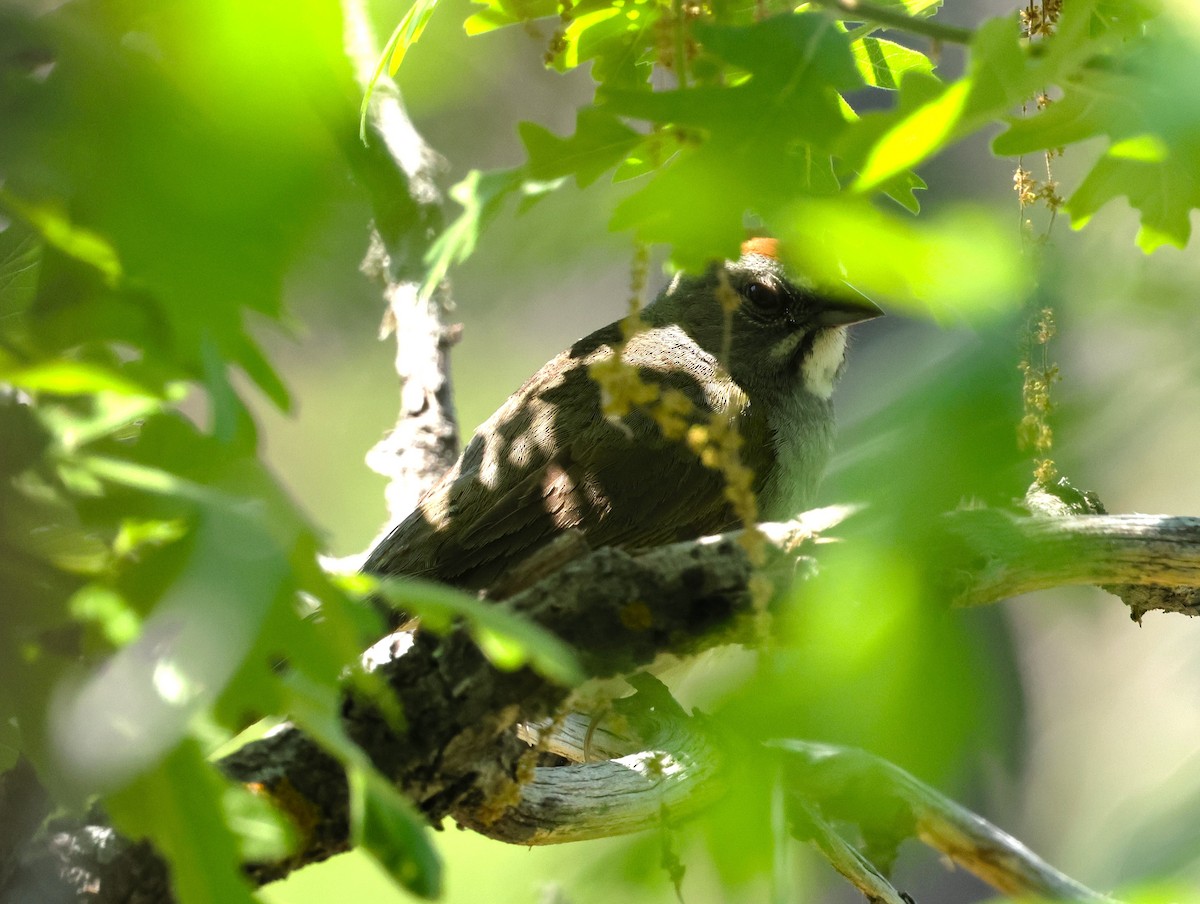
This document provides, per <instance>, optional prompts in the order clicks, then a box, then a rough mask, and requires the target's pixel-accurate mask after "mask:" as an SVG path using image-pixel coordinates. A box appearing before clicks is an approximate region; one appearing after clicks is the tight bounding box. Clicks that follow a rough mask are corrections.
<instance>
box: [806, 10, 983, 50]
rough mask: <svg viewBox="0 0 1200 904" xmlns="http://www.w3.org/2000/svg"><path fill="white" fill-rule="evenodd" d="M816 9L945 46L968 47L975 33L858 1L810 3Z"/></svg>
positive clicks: (967, 29)
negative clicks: (904, 32)
mask: <svg viewBox="0 0 1200 904" xmlns="http://www.w3.org/2000/svg"><path fill="white" fill-rule="evenodd" d="M812 2H813V3H814V4H815V5H817V6H823V7H825V8H826V9H831V10H834V11H836V12H840V13H845V14H846V16H847V17H848V18H851V19H859V20H862V21H864V22H874V23H876V24H878V25H883V26H885V27H887V28H895V29H899V30H900V31H907V32H909V33H910V34H915V35H924V36H925V37H927V38H932V39H933V40H935V41H945V42H946V43H948V44H970V43H971V39H972V38H974V37H975V33H974V32H973V31H971V30H970V29H969V28H959V27H958V26H956V25H946V24H944V23H942V22H933V21H931V20H929V19H918V18H916V17H915V16H906V15H905V14H904V13H898V12H896V11H895V10H891V9H885V8H884V7H882V6H875V5H874V4H872V3H863V2H862V0H812Z"/></svg>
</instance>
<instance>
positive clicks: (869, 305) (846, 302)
mask: <svg viewBox="0 0 1200 904" xmlns="http://www.w3.org/2000/svg"><path fill="white" fill-rule="evenodd" d="M882 316H883V308H881V307H880V306H879V305H877V304H875V302H873V301H871V299H869V298H867V297H866V296H865V295H862V296H859V297H858V298H825V299H822V301H821V307H820V310H818V311H817V314H816V317H815V318H814V320H815V322H816V324H817V326H849V325H850V324H852V323H861V322H862V321H864V320H874V319H875V318H876V317H882Z"/></svg>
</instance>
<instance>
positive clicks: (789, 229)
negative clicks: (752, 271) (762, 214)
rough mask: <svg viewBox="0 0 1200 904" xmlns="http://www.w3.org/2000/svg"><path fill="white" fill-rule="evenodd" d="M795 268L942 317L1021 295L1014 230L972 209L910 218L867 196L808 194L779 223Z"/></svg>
mask: <svg viewBox="0 0 1200 904" xmlns="http://www.w3.org/2000/svg"><path fill="white" fill-rule="evenodd" d="M778 234H779V237H780V238H781V239H783V240H784V245H783V247H784V249H785V253H786V254H788V255H791V256H794V259H795V261H796V263H797V266H798V268H799V269H800V272H803V273H806V274H809V275H810V276H811V278H813V279H814V280H816V281H817V282H818V283H820V284H822V285H824V286H827V287H832V288H834V289H836V287H838V286H840V285H843V284H844V283H848V284H849V285H850V286H852V287H853V288H854V289H856V290H858V291H860V292H865V293H866V294H868V295H870V296H872V297H878V298H881V299H887V300H888V302H889V303H891V304H895V305H898V306H902V307H907V308H909V309H910V310H912V311H913V312H915V313H919V314H923V315H929V316H933V317H934V318H935V319H938V320H940V321H943V322H946V321H955V320H961V319H974V320H976V321H980V320H986V319H987V318H990V317H994V316H995V315H997V314H999V313H1003V312H1005V311H1012V310H1015V309H1016V308H1018V307H1019V305H1020V304H1021V300H1022V299H1023V298H1024V297H1025V280H1026V276H1025V274H1024V273H1023V271H1022V262H1021V258H1020V255H1019V249H1017V248H1016V247H1015V245H1016V238H1017V237H1016V236H1014V235H1013V234H1012V232H1011V231H1010V230H1009V229H1006V228H1005V227H1004V226H1003V225H1002V224H1001V223H999V222H997V221H996V220H995V219H994V218H991V217H988V216H986V215H983V214H981V213H979V212H978V211H975V210H972V209H966V208H964V209H962V210H959V211H952V212H947V213H945V214H943V215H942V216H941V217H939V218H938V219H937V220H931V221H916V220H911V219H908V218H902V217H900V216H896V215H891V214H887V213H884V212H883V211H881V210H879V209H877V208H875V207H873V206H871V205H868V204H866V203H861V204H853V203H847V202H845V201H841V202H839V201H837V200H829V201H820V200H811V201H805V202H802V203H799V204H797V205H795V206H794V207H793V208H792V209H791V211H789V213H788V217H787V219H786V220H783V221H782V222H781V223H780V228H779V230H778Z"/></svg>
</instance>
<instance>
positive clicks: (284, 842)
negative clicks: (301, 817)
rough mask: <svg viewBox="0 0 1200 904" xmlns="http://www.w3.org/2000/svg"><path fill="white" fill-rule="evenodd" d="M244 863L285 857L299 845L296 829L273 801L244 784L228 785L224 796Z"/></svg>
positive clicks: (222, 805) (227, 820)
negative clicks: (274, 805)
mask: <svg viewBox="0 0 1200 904" xmlns="http://www.w3.org/2000/svg"><path fill="white" fill-rule="evenodd" d="M221 809H222V811H223V812H224V814H225V818H226V822H227V824H228V826H229V831H230V832H232V833H233V835H234V837H235V838H236V839H237V843H238V855H239V857H240V858H241V860H242V861H243V862H247V863H256V862H257V863H264V862H270V861H278V860H283V859H284V858H285V857H287V856H288V854H290V853H291V852H292V851H294V850H295V848H296V842H297V841H298V839H297V837H296V828H295V826H293V825H292V823H291V822H290V821H289V820H288V819H287V817H285V816H284V815H283V814H282V813H280V812H279V811H278V810H276V809H275V807H273V806H272V805H271V804H270V802H269V801H267V800H266V799H265V798H263V797H260V796H259V795H257V794H254V793H253V792H251V791H250V790H249V789H248V788H246V787H244V786H243V785H235V784H227V785H226V786H225V790H224V794H223V795H222V798H221Z"/></svg>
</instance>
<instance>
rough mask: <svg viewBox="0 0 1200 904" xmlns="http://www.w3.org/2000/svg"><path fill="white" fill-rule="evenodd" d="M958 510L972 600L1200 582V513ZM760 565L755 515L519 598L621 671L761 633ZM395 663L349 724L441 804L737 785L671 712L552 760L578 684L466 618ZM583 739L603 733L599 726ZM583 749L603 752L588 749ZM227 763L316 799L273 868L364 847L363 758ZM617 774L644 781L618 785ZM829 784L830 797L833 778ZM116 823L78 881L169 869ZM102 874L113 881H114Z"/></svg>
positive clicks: (806, 543) (614, 809)
mask: <svg viewBox="0 0 1200 904" xmlns="http://www.w3.org/2000/svg"><path fill="white" fill-rule="evenodd" d="M814 518H815V519H816V523H819V524H821V525H822V527H821V530H828V526H829V525H830V524H831V522H833V521H835V520H836V519H835V518H834V517H833V516H831V514H830V512H829V511H822V512H819V513H815V514H814ZM812 524H813V522H811V521H810V522H808V523H806V522H804V521H803V520H802V521H800V522H794V523H789V524H782V525H765V526H763V527H764V529H765V533H766V534H767V537H768V539H769V540H771V541H772V543H774V544H775V545H776V548H777V549H778V550H780V552H779V553H778V554H779V555H781V556H782V555H783V554H784V552H783V551H785V550H787V551H789V553H788V554H789V555H790V554H791V553H790V551H794V549H795V546H796V544H797V543H800V544H801V545H802V549H803V551H804V552H805V554H809V553H811V552H815V551H816V550H817V546H816V544H815V541H819V539H820V538H819V536H817V535H818V534H819V533H820V532H821V531H820V530H814V529H813V527H812ZM942 527H943V529H944V530H945V531H946V534H947V536H948V537H950V542H948V543H947V548H946V552H945V557H944V558H943V560H942V561H941V562H940V564H941V565H942V566H943V567H944V569H945V570H946V571H947V572H948V573H951V574H953V575H954V576H955V578H954V585H955V589H956V590H957V592H958V595H959V599H960V600H962V601H964V602H967V603H970V604H979V603H983V602H987V601H992V600H996V599H999V598H1003V597H1005V596H1007V595H1009V594H1011V593H1014V592H1023V591H1026V590H1029V589H1035V588H1045V587H1050V586H1056V585H1058V584H1063V583H1088V582H1098V583H1102V584H1120V583H1128V582H1137V584H1138V585H1139V586H1143V585H1147V584H1149V585H1153V586H1167V587H1173V588H1175V589H1176V591H1177V592H1178V593H1180V594H1195V592H1196V591H1195V585H1196V584H1198V583H1200V519H1190V518H1168V517H1164V516H1148V515H1125V516H1100V515H1084V516H1069V517H1064V518H1061V519H1047V518H1038V517H1034V518H1030V517H1015V516H1012V515H1009V514H1007V513H1000V512H995V511H986V510H985V511H966V512H956V513H954V514H953V515H949V516H946V519H945V524H943V525H942ZM754 574H755V571H754V569H753V568H752V567H751V565H750V563H749V560H748V559H747V557H746V554H745V551H744V549H743V547H742V546H741V544H740V543H739V535H738V534H737V533H734V534H728V535H723V536H721V537H717V538H707V539H704V540H698V541H693V542H688V543H679V544H674V545H672V546H668V547H662V548H659V549H654V550H651V551H648V552H645V553H642V554H640V555H631V554H629V553H627V552H623V551H621V550H617V549H611V548H606V549H600V550H596V551H595V552H592V553H590V554H589V555H587V556H586V557H583V558H580V559H577V560H575V561H572V562H569V563H568V564H566V565H565V566H564V567H563V568H562V569H560V570H559V571H557V572H555V573H553V574H551V575H550V576H548V577H545V578H543V579H542V580H540V581H539V582H538V583H537V584H535V585H534V586H532V587H529V588H527V589H525V590H522V591H521V592H518V593H516V594H515V595H514V596H512V597H511V598H510V599H509V600H508V601H507V602H506V603H505V605H508V606H510V607H512V608H513V610H514V611H516V612H517V613H518V614H520V615H522V616H523V617H526V618H529V619H531V620H532V621H534V622H536V623H537V624H539V625H541V626H542V627H543V628H545V629H547V630H549V631H551V632H552V633H554V634H556V635H557V636H559V637H560V638H561V639H562V640H563V641H564V642H566V643H567V644H569V645H570V646H572V647H573V648H574V649H576V650H577V651H578V653H579V657H580V660H581V662H582V664H583V666H584V668H585V671H586V672H587V673H588V674H590V675H592V676H595V677H599V678H606V677H610V676H614V675H620V674H628V673H630V672H632V671H635V670H637V669H639V668H641V667H643V666H645V665H647V664H649V663H650V662H651V661H653V660H654V659H655V658H656V657H657V656H658V654H659V653H661V652H664V651H665V652H672V653H675V654H688V653H693V652H697V651H698V650H700V649H703V648H704V647H706V646H709V645H712V644H714V643H718V642H722V641H728V640H730V639H731V638H734V637H736V638H740V639H745V638H746V637H747V636H751V635H753V633H754V630H755V625H756V623H757V617H758V610H757V609H756V607H755V605H754V603H753V594H752V592H751V590H750V587H751V583H750V582H751V578H752V577H753V576H754ZM631 607H637V611H636V614H637V616H638V617H637V618H631V617H630V615H631V612H633V610H632V609H631ZM643 607H644V608H643ZM1172 611H1183V612H1188V614H1191V612H1192V611H1193V610H1192V609H1189V608H1187V607H1182V608H1180V609H1178V610H1172ZM714 631H716V632H717V634H716V635H714V634H713V632H714ZM376 674H378V675H380V676H381V677H382V678H384V680H386V682H387V683H388V685H389V686H390V687H391V688H392V690H393V691H394V692H395V694H396V696H397V697H398V698H399V700H400V703H401V706H402V707H403V710H404V712H405V715H406V717H407V719H408V724H407V728H406V729H405V730H404V731H403V732H397V731H396V730H395V729H394V728H393V727H392V726H391V725H390V724H389V723H388V721H387V720H386V719H385V718H384V717H383V716H382V715H381V714H380V713H379V712H378V710H377V709H375V707H374V706H372V705H371V704H370V703H369V702H367V701H364V700H361V699H357V698H351V699H350V700H348V702H347V704H346V706H345V707H344V720H345V728H346V731H347V733H348V734H349V735H350V737H351V738H353V739H354V740H355V742H356V743H358V744H359V745H360V746H361V747H362V748H363V749H364V750H365V751H366V752H367V754H368V755H369V756H370V757H371V759H372V761H373V762H374V763H375V764H376V765H377V766H378V767H379V768H380V770H381V771H382V772H383V774H385V775H387V776H389V777H390V778H391V779H392V780H393V781H394V782H395V784H396V785H397V787H398V788H400V790H401V791H403V792H404V793H405V794H406V795H407V796H408V797H409V798H410V799H412V800H413V801H414V802H415V803H416V804H417V805H418V806H419V807H420V808H421V809H422V810H423V811H424V813H425V814H426V815H427V817H428V818H429V819H430V821H432V822H435V823H436V822H437V821H439V820H441V819H442V818H443V817H444V816H446V815H453V816H454V817H455V818H456V819H457V820H459V821H460V822H462V823H464V824H467V825H470V826H472V827H474V828H477V829H478V830H480V831H482V832H484V833H485V834H489V835H491V836H492V837H497V838H502V839H503V840H506V841H513V842H519V843H523V844H529V843H555V842H558V841H567V840H575V839H578V838H586V837H596V836H597V835H598V834H608V833H611V832H614V831H634V830H636V829H638V828H644V827H649V826H652V825H657V824H658V822H659V820H661V818H662V807H663V804H664V802H665V804H666V805H667V807H668V809H669V810H670V811H671V813H672V814H686V813H687V812H690V808H691V807H692V805H693V802H695V803H696V805H697V806H698V805H702V804H703V802H705V801H706V800H709V799H711V798H709V797H708V795H709V794H712V793H719V785H720V783H719V780H718V777H719V774H720V771H721V769H720V762H721V757H720V756H719V755H714V751H712V750H711V749H710V748H708V747H706V746H704V745H705V743H706V742H704V741H703V738H701V740H699V741H694V740H685V739H682V738H680V737H679V736H677V735H673V734H669V733H668V734H663V733H661V732H658V733H659V738H658V741H657V742H655V743H652V744H651V745H650V746H648V747H639V752H642V751H645V750H649V751H665V752H666V754H667V755H668V756H666V757H664V756H663V755H661V754H653V753H652V754H650V755H648V756H642V757H635V758H633V759H631V760H626V761H625V762H624V763H621V762H617V763H616V764H613V763H600V764H594V763H588V764H584V765H582V766H580V767H563V768H562V769H535V768H534V764H533V758H534V757H535V756H536V753H537V750H536V748H533V747H530V746H529V744H528V743H526V742H525V741H524V740H522V739H521V737H520V735H519V731H518V729H519V726H521V725H522V724H523V723H533V724H537V723H544V722H546V721H547V720H553V719H554V718H555V716H556V714H557V713H559V711H560V710H561V709H562V708H563V707H564V705H565V704H566V702H567V699H568V696H569V691H568V690H567V689H566V688H562V687H559V686H556V685H553V684H552V683H550V682H548V681H547V680H545V679H543V678H541V677H540V676H538V675H536V674H535V673H533V672H532V671H530V670H528V669H522V670H519V671H516V672H500V671H497V670H496V669H495V668H494V667H493V666H492V665H491V664H490V663H489V662H488V661H487V660H486V659H485V658H484V657H483V655H482V654H481V653H480V651H479V650H478V648H477V647H476V645H475V643H474V641H473V640H472V639H471V637H470V636H469V634H468V633H467V631H466V630H465V629H456V630H453V631H451V632H450V633H449V634H447V635H445V636H441V637H439V636H435V635H432V634H429V633H427V632H421V633H418V635H417V636H416V638H415V641H414V643H413V646H412V648H411V650H410V651H409V652H408V653H406V654H405V655H403V656H401V657H400V658H398V659H396V660H394V661H392V662H388V663H386V664H384V665H382V666H381V667H380V668H379V669H378V670H377V672H376ZM578 733H579V732H578V728H576V734H577V735H578ZM586 734H587V732H586V729H584V732H583V735H584V736H585V737H586ZM639 735H641V736H642V737H645V736H646V733H645V732H644V731H639ZM525 736H526V737H536V732H534V733H531V730H526V731H525ZM664 739H665V742H664ZM591 742H592V744H593V745H594V749H595V750H597V751H599V752H602V753H604V754H606V755H607V754H609V753H615V754H617V755H618V756H626V755H628V753H629V752H630V751H629V749H628V747H629V745H631V744H634V742H633V741H632V740H631V739H629V738H625V739H621V738H620V737H619V736H618V735H616V734H615V733H614V732H612V731H610V730H601V731H596V732H593V733H592V738H591ZM555 743H563V744H565V743H566V742H555ZM574 743H575V746H576V747H587V746H588V745H587V744H586V743H584V742H583V741H582V740H577V741H576V742H574ZM786 743H787V745H788V747H787V749H789V750H792V751H793V753H795V752H796V751H797V750H801V749H802V747H798V746H797V744H798V743H799V742H786ZM697 744H699V745H701V746H697ZM543 746H544V745H543ZM634 746H639V745H634ZM805 749H807V748H805ZM812 749H813V750H818V748H812ZM821 749H823V748H821ZM804 755H805V756H809V757H810V758H811V757H812V756H815V754H810V753H805V754H804ZM575 758H576V759H582V758H584V757H583V754H582V753H580V754H578V755H577V756H576V757H575ZM842 762H845V758H843V760H842ZM221 765H222V768H223V769H224V770H225V772H226V774H228V775H230V777H232V778H234V779H236V780H237V781H240V782H244V783H248V784H249V783H253V784H254V785H255V786H256V788H258V789H260V791H261V792H262V793H266V794H268V795H270V797H271V798H272V799H273V800H275V801H277V802H279V803H281V804H282V805H283V806H284V807H285V809H287V810H288V811H289V812H292V813H294V814H297V815H300V816H301V817H302V819H300V820H298V821H299V822H300V823H301V824H302V825H305V826H306V831H305V833H304V837H303V839H302V846H301V849H300V850H299V851H297V852H296V853H295V854H294V855H293V856H291V857H289V858H288V859H287V860H286V861H284V862H280V863H273V864H254V865H251V866H250V867H249V868H248V871H249V873H250V875H251V876H252V877H253V878H254V879H255V880H256V881H258V882H265V881H269V880H271V879H274V878H278V877H280V876H282V875H284V874H286V873H287V872H288V871H290V870H291V869H294V868H296V867H298V866H300V865H302V864H304V863H309V862H313V861H315V860H320V859H323V858H325V857H328V856H330V855H331V854H334V853H337V852H339V851H342V850H345V849H346V847H347V845H348V843H349V842H348V822H347V819H346V813H347V792H346V782H345V777H344V775H343V774H342V771H341V767H340V766H339V764H338V763H337V762H336V761H335V760H333V759H332V758H331V757H329V756H328V754H326V753H324V751H322V750H321V749H320V748H319V747H317V746H316V745H315V744H313V743H312V742H311V741H309V740H307V739H306V738H305V737H304V736H303V734H302V733H300V732H299V731H297V730H296V729H294V728H289V729H285V730H282V731H280V732H278V733H277V734H275V735H273V736H271V737H268V738H265V739H263V740H261V741H257V742H254V743H251V744H248V745H246V746H245V747H243V748H242V749H240V750H238V751H237V752H236V753H234V754H233V755H232V756H230V757H228V758H226V759H225V760H224V761H223V762H222V764H221ZM572 769H577V770H578V771H574V772H572V771H570V770H572ZM897 775H905V774H903V773H898V772H897V773H895V774H891V778H890V779H888V781H890V782H891V784H892V785H893V786H894V787H893V788H892V791H891V792H889V793H893V794H898V795H901V799H906V798H904V797H903V794H909V795H915V794H917V791H914V790H913V788H912V787H911V786H910V785H908V784H906V783H907V782H910V781H911V782H915V780H914V779H911V777H908V778H906V779H904V781H900V780H899V779H898V778H896V776H897ZM886 777H887V776H886V775H885V778H886ZM618 782H620V783H624V784H620V785H619V784H617V783H618ZM593 783H595V784H593ZM583 787H587V788H588V790H587V792H586V794H585V793H584V792H583V791H582V790H580V789H581V788H583ZM617 787H621V788H623V789H625V791H626V792H628V793H622V794H621V795H620V796H619V797H614V796H613V795H611V794H609V793H607V792H608V790H610V789H613V788H617ZM921 787H923V786H921ZM906 789H907V790H906ZM901 792H903V794H902V793H901ZM931 793H932V792H931ZM638 795H641V796H640V799H639V797H638ZM692 795H697V797H695V798H693V797H692ZM815 797H816V798H817V799H818V800H819V799H820V794H819V793H817V794H815ZM921 800H922V801H923V803H921V806H920V807H918V806H917V805H916V803H912V802H911V801H910V804H911V808H912V812H913V814H914V816H913V820H914V826H915V831H916V833H917V834H919V836H920V837H921V838H922V839H923V840H925V841H926V843H928V844H930V845H931V846H933V847H935V848H937V849H938V850H941V851H943V852H944V853H946V854H948V855H949V856H951V857H954V858H956V859H958V860H959V861H960V862H962V863H963V864H964V865H965V866H967V867H968V868H969V869H972V870H973V871H975V872H977V873H978V874H979V875H980V876H981V877H983V878H984V879H985V880H986V881H989V882H992V883H993V884H994V885H996V886H997V887H999V888H1001V889H1002V890H1008V889H1011V888H1017V887H1019V888H1033V889H1035V890H1039V893H1045V894H1051V895H1059V896H1066V897H1080V896H1082V897H1083V898H1084V899H1085V900H1101V899H1100V898H1098V897H1096V896H1093V897H1091V898H1088V897H1087V896H1086V895H1083V892H1081V891H1080V890H1079V888H1081V887H1079V888H1076V887H1075V886H1073V885H1069V884H1068V885H1063V884H1061V883H1060V884H1059V886H1058V887H1057V888H1056V886H1055V883H1056V882H1058V880H1057V879H1055V878H1054V877H1055V876H1056V875H1057V874H1056V873H1053V872H1045V871H1044V870H1041V868H1040V867H1036V864H1035V866H1031V865H1030V864H1031V863H1034V861H1031V860H1030V858H1031V857H1032V855H1031V854H1029V853H1028V852H1027V851H1025V850H1024V849H1023V848H1020V847H1019V846H1014V844H1015V843H1013V844H1010V843H1009V841H1010V840H1006V839H1007V836H1002V833H1001V835H996V834H994V833H993V832H991V830H990V828H989V827H987V825H986V823H983V822H982V821H978V822H976V820H978V817H975V816H974V815H973V814H968V813H967V812H966V811H962V810H956V809H954V806H952V805H951V802H948V801H944V804H945V805H944V806H943V805H942V803H939V802H938V799H937V798H929V797H928V796H926V798H921ZM593 803H594V806H593ZM626 807H627V809H623V808H626ZM972 827H974V828H972ZM106 833H107V834H106ZM980 833H982V834H980ZM103 838H108V839H109V840H110V842H112V843H109V842H106V846H105V847H104V850H103V851H101V852H100V853H97V850H98V849H97V845H96V839H103ZM112 838H113V836H112V833H111V831H110V830H107V829H104V828H103V826H102V825H100V824H98V823H91V824H88V825H83V826H76V827H74V828H71V827H68V826H66V825H63V826H60V828H59V830H58V831H57V832H56V834H55V841H54V845H53V852H54V853H53V856H54V857H55V858H57V862H58V864H59V873H60V875H61V876H63V877H64V881H66V877H68V876H80V875H84V876H89V877H91V878H101V879H104V877H108V876H112V875H114V874H116V875H121V876H128V875H134V876H147V877H153V876H154V875H159V876H160V878H161V867H160V868H159V872H158V873H157V874H156V873H155V870H154V866H153V864H154V863H157V862H159V861H158V860H157V857H156V855H154V854H153V852H152V851H150V850H149V849H148V848H146V847H145V846H137V845H130V844H128V843H123V845H124V846H121V845H118V844H117V843H116V842H113V841H112ZM989 839H990V840H989ZM114 851H117V852H119V856H117V855H116V854H114ZM101 855H102V856H101ZM30 856H42V855H38V854H36V853H34V854H31V855H30ZM1035 860H1036V858H1035ZM1036 863H1040V861H1036ZM843 865H845V864H843ZM1035 867H1036V868H1035ZM1046 869H1049V868H1048V867H1047V868H1046ZM89 870H91V871H92V872H88V871H89ZM114 871H115V872H114ZM1014 877H1015V878H1014ZM1064 878H1065V877H1064ZM1012 883H1018V884H1016V885H1014V884H1012ZM1038 883H1040V884H1038ZM100 887H106V886H105V882H104V881H101V882H100ZM107 887H114V886H107ZM116 887H121V886H119V885H117V886H116ZM1085 891H1086V890H1085ZM1089 894H1091V893H1089ZM46 900H50V898H46Z"/></svg>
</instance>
